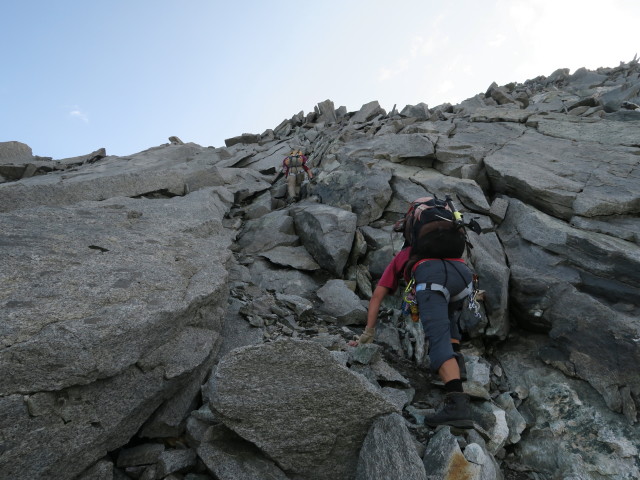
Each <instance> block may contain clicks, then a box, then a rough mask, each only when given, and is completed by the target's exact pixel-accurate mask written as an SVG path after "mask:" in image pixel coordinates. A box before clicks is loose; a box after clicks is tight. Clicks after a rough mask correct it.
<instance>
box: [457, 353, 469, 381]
mask: <svg viewBox="0 0 640 480" xmlns="http://www.w3.org/2000/svg"><path fill="white" fill-rule="evenodd" d="M456 360H457V361H458V368H459V369H460V380H462V381H463V382H466V381H467V366H466V365H465V363H464V355H462V354H461V353H456Z"/></svg>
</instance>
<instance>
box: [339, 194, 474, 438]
mask: <svg viewBox="0 0 640 480" xmlns="http://www.w3.org/2000/svg"><path fill="white" fill-rule="evenodd" d="M409 214H411V216H409V217H405V219H404V222H403V223H402V225H401V228H400V226H398V228H397V231H404V233H405V248H403V249H402V250H401V251H400V252H399V253H398V254H397V255H396V256H395V257H394V258H393V260H392V261H391V263H390V264H389V265H388V266H387V268H386V269H385V271H384V273H383V275H382V277H381V278H380V281H379V282H378V285H377V286H376V288H375V290H374V292H373V295H372V297H371V301H370V302H369V310H368V315H367V326H366V328H365V331H364V333H363V334H362V335H361V336H360V338H359V339H358V340H357V341H355V342H351V343H350V344H351V345H357V344H359V343H369V342H372V341H373V339H374V337H375V326H376V322H377V315H378V311H379V308H380V303H381V302H382V299H384V297H385V296H386V295H388V294H389V293H392V292H394V291H395V290H396V289H397V287H398V283H399V281H400V279H402V278H404V280H405V281H407V282H408V283H409V285H413V286H414V287H413V288H414V289H415V300H416V304H417V310H418V316H419V320H420V322H421V323H422V325H423V328H424V331H425V335H426V337H427V339H428V340H429V359H430V365H431V369H432V370H433V371H434V372H437V373H438V375H439V376H440V378H441V379H442V381H443V383H444V388H445V391H446V395H445V402H444V406H443V408H442V409H441V410H439V411H438V412H437V413H436V414H435V415H432V416H428V417H427V418H426V419H425V423H426V424H427V425H430V426H436V425H442V424H446V425H451V426H456V427H461V428H472V427H473V421H472V420H471V418H470V405H469V397H468V395H467V394H465V393H464V390H463V388H462V381H463V380H462V376H461V370H462V368H461V367H464V360H463V359H462V356H461V354H460V339H461V334H460V331H459V329H458V325H457V322H456V320H455V318H456V317H455V315H454V313H455V311H457V310H459V309H460V308H462V302H463V300H464V299H465V297H467V296H468V295H470V294H471V293H472V291H473V282H472V280H473V274H472V272H471V270H470V269H469V268H468V267H467V265H466V264H465V263H464V260H463V259H462V258H461V257H462V255H463V254H464V250H465V247H466V235H465V232H464V224H463V223H462V221H461V220H460V221H456V217H457V216H456V215H455V214H458V212H454V211H453V208H452V206H451V202H450V201H449V203H448V204H447V203H445V202H441V201H438V200H437V199H433V198H430V197H429V198H423V199H418V200H417V201H416V202H413V203H412V206H411V208H410V209H409V212H408V215H409ZM458 216H459V214H458ZM460 218H461V216H460ZM407 245H408V246H407ZM465 373H466V369H465ZM465 377H466V375H465Z"/></svg>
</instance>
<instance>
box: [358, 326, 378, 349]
mask: <svg viewBox="0 0 640 480" xmlns="http://www.w3.org/2000/svg"><path fill="white" fill-rule="evenodd" d="M375 336H376V329H375V328H374V327H365V329H364V333H363V334H362V335H360V338H359V339H358V343H359V344H361V345H362V344H364V343H371V342H373V338H374V337H375Z"/></svg>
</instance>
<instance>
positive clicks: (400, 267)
mask: <svg viewBox="0 0 640 480" xmlns="http://www.w3.org/2000/svg"><path fill="white" fill-rule="evenodd" d="M433 207H437V208H433ZM442 208H444V209H448V206H447V205H446V203H445V202H442V201H440V200H437V199H434V198H433V197H422V198H418V199H416V200H414V201H413V202H411V204H410V206H409V210H408V212H407V213H406V214H405V216H404V217H403V218H402V219H400V220H399V221H398V222H396V224H395V225H394V231H396V232H402V233H403V235H404V238H405V242H404V245H403V248H402V249H401V250H400V251H399V252H398V253H397V254H396V255H395V256H394V257H393V259H392V260H391V262H390V263H389V265H387V267H386V268H385V270H384V272H383V273H382V276H381V277H380V280H379V281H378V284H377V285H376V287H375V289H374V290H373V294H372V295H371V299H370V300H369V308H368V310H367V325H366V327H365V329H364V333H363V334H362V335H361V336H360V337H359V338H358V340H353V341H351V342H349V345H351V346H357V345H358V344H364V343H371V342H373V340H374V337H375V333H376V328H375V327H376V324H377V321H378V314H379V313H380V305H381V304H382V301H383V300H384V298H385V297H386V296H387V295H393V294H394V293H395V292H396V290H397V289H398V286H399V284H400V282H402V281H405V282H408V281H409V278H405V276H404V273H405V267H406V265H407V262H408V260H409V255H410V254H411V242H412V239H413V235H414V230H415V229H419V228H421V227H422V226H423V225H425V224H428V223H431V222H433V221H435V220H438V219H439V218H438V215H439V212H440V209H442ZM442 214H443V215H445V216H447V213H442ZM416 218H417V220H416ZM416 320H417V319H416ZM461 338H462V335H461V334H460V331H459V329H458V326H457V324H456V323H455V322H452V327H451V348H452V349H453V351H454V352H455V354H456V359H457V361H458V367H459V369H460V376H461V379H462V380H463V381H466V380H467V369H466V365H465V361H464V356H463V355H462V351H461V345H460V340H461Z"/></svg>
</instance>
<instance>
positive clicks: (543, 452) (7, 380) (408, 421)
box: [0, 59, 640, 480]
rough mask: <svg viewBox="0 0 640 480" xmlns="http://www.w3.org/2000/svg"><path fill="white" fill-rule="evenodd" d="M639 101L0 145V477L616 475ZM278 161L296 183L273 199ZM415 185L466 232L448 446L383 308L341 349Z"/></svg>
mask: <svg viewBox="0 0 640 480" xmlns="http://www.w3.org/2000/svg"><path fill="white" fill-rule="evenodd" d="M639 104H640V65H639V64H638V61H637V60H636V59H634V60H633V61H631V62H629V63H621V64H620V66H618V67H615V68H600V69H598V70H596V71H589V70H586V69H579V70H577V71H576V72H574V73H573V74H571V73H570V72H569V70H568V69H558V70H557V71H555V72H553V73H552V74H551V75H550V76H549V77H542V76H541V77H537V78H535V79H531V80H527V81H526V82H524V83H511V84H508V85H502V86H500V85H497V84H493V85H491V86H490V87H489V88H488V89H487V90H486V91H485V93H483V94H479V95H476V96H475V97H473V98H470V99H467V100H465V101H463V102H461V103H460V104H459V105H450V104H445V105H439V106H436V107H431V108H430V107H428V106H427V104H425V103H418V104H417V105H407V106H406V107H404V108H403V109H401V110H400V113H398V111H397V110H396V109H395V107H394V109H393V110H392V111H391V112H389V113H387V112H386V111H385V110H384V109H382V108H381V107H380V105H379V103H378V102H376V101H373V102H370V103H368V104H366V105H363V106H362V107H361V108H360V109H359V110H358V111H356V112H347V110H346V108H344V107H339V108H335V106H334V104H333V102H332V101H330V100H326V101H324V102H321V103H319V104H318V106H317V107H315V108H314V111H312V112H309V113H308V114H306V115H305V113H304V112H299V113H297V114H295V115H293V116H292V117H291V118H289V119H285V120H283V122H281V124H280V125H278V126H276V127H275V128H273V129H268V130H266V131H265V132H263V133H262V134H255V133H243V134H241V135H239V136H237V137H233V138H230V139H227V141H226V142H225V144H226V146H225V147H222V148H211V147H208V148H207V147H202V146H199V145H196V144H193V143H188V142H187V143H185V142H183V141H182V140H180V139H177V137H170V139H169V142H170V143H168V144H165V145H161V146H158V147H153V148H150V149H148V150H146V151H144V152H139V153H136V154H132V155H130V156H128V157H115V156H107V155H106V150H105V149H100V150H96V151H95V152H92V153H90V154H87V155H82V156H79V157H74V158H70V159H62V160H52V159H50V158H46V157H38V156H34V155H33V153H32V151H31V148H30V147H29V146H28V145H25V144H21V143H19V142H12V141H9V142H2V143H0V212H1V213H0V226H1V228H0V231H1V232H2V234H1V237H0V255H2V265H3V268H2V270H0V281H1V282H2V285H3V288H2V289H0V305H1V306H2V310H1V311H2V314H1V315H2V318H1V319H0V331H1V332H2V336H1V340H0V341H1V342H2V343H1V348H0V366H1V370H2V372H3V375H1V376H0V411H2V412H3V415H2V416H1V418H0V477H3V478H4V477H7V478H15V479H23V478H25V479H26V478H29V479H39V478H42V479H45V478H46V479H61V480H66V479H100V480H102V479H104V480H114V479H118V480H124V479H129V478H131V479H143V480H144V479H154V480H155V479H160V478H162V479H170V480H175V479H181V478H185V479H187V478H188V479H189V480H191V479H196V478H197V479H202V480H204V479H227V478H229V479H231V478H234V479H236V478H274V479H286V478H291V479H294V478H295V479H296V480H312V479H317V478H332V479H333V478H336V479H355V478H390V477H392V476H394V475H396V476H397V475H400V476H402V477H403V478H416V479H423V478H434V479H435V478H444V477H445V476H455V475H458V476H460V475H464V476H465V478H472V479H487V480H488V479H502V478H505V479H509V480H512V479H516V478H517V479H518V480H524V479H534V478H535V479H536V480H540V479H549V480H551V479H555V478H580V479H589V480H590V479H594V480H596V479H597V480H603V479H607V480H623V479H625V480H626V479H631V478H636V477H638V476H639V473H638V469H639V468H640V466H639V465H638V463H637V456H638V451H637V450H638V447H637V446H638V445H639V444H640V426H639V423H638V413H637V412H638V408H639V406H640V383H639V382H638V378H637V375H635V369H634V366H635V365H636V364H637V363H638V362H639V361H640V347H639V345H638V342H639V339H640V326H639V325H638V320H637V319H638V316H639V314H640V277H639V276H638V273H637V272H638V267H639V266H640V265H638V264H639V263H640V242H639V234H638V232H639V231H640V217H639V213H640V212H639V211H640V200H639V199H640V181H638V180H639V178H638V177H639V173H638V172H639V165H640V155H639V152H640V137H638V134H637V132H638V130H639V127H640V108H636V106H637V105H639ZM292 148H296V149H302V150H304V151H305V154H306V155H307V156H308V158H309V165H310V166H311V167H312V168H313V169H314V173H315V176H314V180H313V181H312V182H305V184H304V185H303V187H302V193H303V197H304V199H303V200H302V201H300V202H298V203H295V204H293V205H286V204H285V203H284V195H285V191H286V187H285V185H284V181H283V179H282V178H281V177H280V176H279V175H278V172H279V169H280V165H281V162H282V158H283V157H284V156H285V155H286V154H287V153H288V152H289V151H290V149H292ZM426 195H437V196H438V197H444V196H445V195H451V196H452V198H453V201H454V203H455V204H456V205H457V206H458V207H460V208H461V211H462V212H463V213H464V215H465V218H466V219H470V218H474V219H476V220H477V222H478V223H479V225H480V226H481V229H482V234H480V235H476V234H475V233H471V232H470V233H469V240H470V243H471V245H472V246H473V248H472V249H470V250H469V252H468V255H467V257H468V258H467V260H468V262H469V264H470V266H471V267H472V268H473V269H474V270H475V271H476V272H477V273H478V275H479V278H480V288H482V289H483V290H484V291H485V295H484V300H483V301H482V302H481V306H480V313H481V315H480V318H479V319H477V318H476V319H469V318H465V316H464V315H463V316H462V317H461V321H463V322H467V321H469V322H470V323H469V325H470V330H469V331H468V332H467V335H466V338H465V340H466V341H465V343H464V344H463V353H464V355H465V359H466V366H467V370H468V375H469V380H468V381H467V382H465V384H464V385H465V391H466V392H467V393H469V395H471V397H472V400H473V401H472V409H473V419H474V422H475V424H476V426H475V428H474V429H470V430H467V431H464V432H463V431H458V430H455V429H450V428H440V429H435V430H434V429H431V428H429V427H427V426H425V425H424V417H425V415H429V414H430V413H432V412H433V409H434V408H436V407H437V406H438V405H439V403H440V402H441V399H442V395H443V393H442V391H441V390H440V387H439V385H438V384H437V382H435V380H436V378H435V376H434V374H433V373H432V372H430V371H429V370H428V366H429V360H428V357H427V356H426V350H427V345H425V342H424V333H423V331H422V327H421V325H420V324H414V323H413V322H412V321H411V320H410V319H407V318H406V317H404V316H403V315H402V314H401V311H400V302H399V298H398V296H392V297H387V298H386V299H385V302H384V303H383V308H382V310H381V314H380V322H378V329H377V333H376V344H374V345H361V346H359V347H352V346H349V345H348V344H347V342H348V340H351V339H352V338H353V337H354V336H355V335H357V334H358V333H359V332H361V329H362V325H363V323H364V321H365V318H366V316H365V313H366V304H367V300H368V298H369V297H370V295H371V292H372V289H373V287H374V286H375V282H376V281H377V279H378V278H379V277H380V275H381V274H382V271H383V270H384V268H385V266H386V264H387V263H388V262H389V261H390V260H391V258H392V256H393V254H394V253H395V252H397V251H398V250H399V249H400V248H401V246H402V242H403V239H402V236H401V234H398V233H396V232H393V230H392V226H393V223H394V222H395V221H396V220H397V219H398V218H399V217H400V216H401V215H402V214H403V213H404V212H405V210H406V208H407V204H408V202H410V201H412V200H414V199H415V198H417V197H421V196H426ZM474 318H475V317H474Z"/></svg>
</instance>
